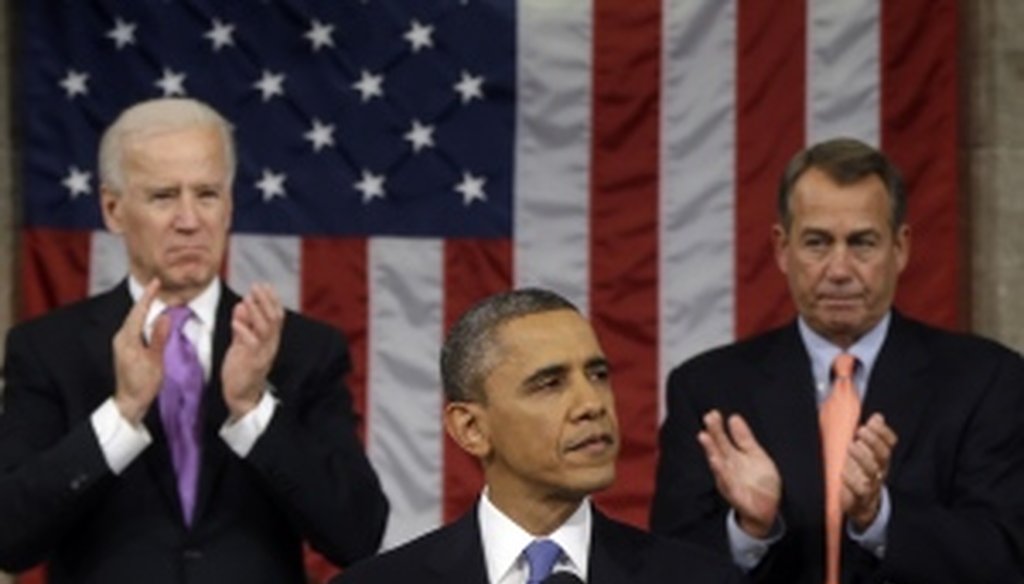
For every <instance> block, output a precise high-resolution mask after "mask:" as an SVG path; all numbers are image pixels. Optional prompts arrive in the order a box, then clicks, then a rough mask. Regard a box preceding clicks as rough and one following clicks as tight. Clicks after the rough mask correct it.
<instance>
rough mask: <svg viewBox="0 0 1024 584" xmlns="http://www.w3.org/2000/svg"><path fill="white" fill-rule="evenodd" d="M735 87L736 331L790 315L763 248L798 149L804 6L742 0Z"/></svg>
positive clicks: (782, 282)
mask: <svg viewBox="0 0 1024 584" xmlns="http://www.w3.org/2000/svg"><path fill="white" fill-rule="evenodd" d="M738 6H739V21H738V31H737V45H738V46H737V56H736V59H737V65H736V66H737V88H736V93H737V95H736V108H737V111H736V195H735V197H736V335H737V336H738V337H744V336H747V335H750V334H752V333H755V332H758V331H762V330H765V329H767V328H770V327H772V326H774V325H778V324H781V323H783V322H785V321H786V320H788V319H790V318H792V315H793V308H792V302H791V301H790V298H789V293H788V291H787V289H786V282H785V280H784V279H783V278H782V276H781V274H780V273H779V270H778V268H777V267H776V264H775V258H774V255H773V253H772V246H771V245H770V241H771V240H770V229H771V226H772V224H773V223H775V219H776V212H775V200H776V190H777V187H778V180H779V175H780V174H781V173H782V169H783V168H784V167H785V166H786V163H787V162H789V159H790V158H791V157H792V156H793V154H795V153H796V152H797V150H799V149H800V148H803V146H804V136H805V129H804V128H805V125H806V124H805V105H804V102H805V96H806V89H805V85H806V72H805V68H806V53H807V49H806V40H805V39H806V36H807V35H806V19H807V14H806V7H805V5H804V3H803V2H741V3H739V4H738Z"/></svg>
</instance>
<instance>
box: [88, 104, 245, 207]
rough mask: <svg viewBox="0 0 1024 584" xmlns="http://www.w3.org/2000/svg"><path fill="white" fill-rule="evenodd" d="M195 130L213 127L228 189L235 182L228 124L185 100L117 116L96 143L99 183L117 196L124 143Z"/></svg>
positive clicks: (205, 107)
mask: <svg viewBox="0 0 1024 584" xmlns="http://www.w3.org/2000/svg"><path fill="white" fill-rule="evenodd" d="M197 126H199V127H213V128H215V129H217V130H218V131H219V133H220V135H221V142H222V143H223V145H224V160H225V161H227V167H228V184H229V185H230V184H231V183H232V182H233V181H234V178H235V143H234V139H233V138H232V134H231V124H230V123H228V121H227V120H226V119H224V117H223V116H222V115H220V114H219V113H217V110H215V109H213V108H212V107H210V106H208V105H206V104H205V103H203V102H201V101H197V100H195V99H188V98H158V99H151V100H148V101H143V102H139V103H137V104H135V105H133V106H131V107H129V108H128V109H126V110H124V111H123V112H121V115H119V116H118V117H117V119H116V120H114V123H113V124H111V125H110V126H109V127H108V128H107V129H106V131H105V132H103V137H102V138H101V139H100V151H99V166H100V182H101V183H102V184H103V185H104V186H106V187H107V188H109V189H110V190H112V191H114V192H120V191H121V189H122V188H123V187H124V176H123V173H122V168H121V165H122V163H123V162H124V160H123V155H124V148H125V144H126V143H127V142H130V141H131V140H134V139H137V138H144V137H147V136H151V135H153V134H157V133H160V132H166V131H173V130H182V129H186V128H193V127H197Z"/></svg>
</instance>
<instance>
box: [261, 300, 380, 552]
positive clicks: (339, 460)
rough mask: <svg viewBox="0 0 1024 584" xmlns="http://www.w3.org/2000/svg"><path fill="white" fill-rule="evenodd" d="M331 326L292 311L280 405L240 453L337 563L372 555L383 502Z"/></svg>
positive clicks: (279, 367) (282, 358) (276, 377)
mask: <svg viewBox="0 0 1024 584" xmlns="http://www.w3.org/2000/svg"><path fill="white" fill-rule="evenodd" d="M348 368H349V360H348V354H347V351H346V348H345V343H344V341H343V339H342V337H341V335H340V334H339V333H338V332H337V331H335V330H334V329H331V328H328V327H326V326H323V325H319V324H314V323H312V322H310V321H308V320H305V319H302V318H301V317H295V316H294V315H290V316H289V318H288V319H287V320H286V324H285V330H284V332H283V333H282V340H281V349H280V354H279V355H278V360H277V362H276V363H275V367H274V370H273V371H272V372H271V379H270V381H271V383H272V384H273V385H274V386H275V388H276V391H277V392H278V393H277V397H278V398H279V400H280V401H279V404H278V407H277V409H276V411H275V412H274V415H273V417H272V418H271V422H270V424H269V426H268V427H267V429H266V431H265V432H264V433H263V435H262V436H261V437H260V438H259V439H258V440H257V441H256V443H255V445H254V446H253V449H252V451H251V452H250V453H249V454H248V456H247V457H246V460H247V461H248V462H249V463H250V464H251V465H252V466H253V467H254V468H255V469H256V470H257V471H258V473H259V474H260V475H261V476H262V477H263V479H264V480H265V481H266V483H267V484H268V485H269V486H270V490H271V491H272V492H273V493H274V496H275V497H276V498H277V499H278V500H279V501H280V502H281V504H282V506H283V507H284V508H285V509H286V511H287V512H288V513H289V516H290V517H291V518H292V521H293V522H294V524H295V525H296V528H297V529H298V530H299V531H300V532H301V533H302V534H303V535H304V536H305V537H306V539H308V540H309V542H310V544H311V545H312V546H313V547H314V548H315V549H316V550H317V551H319V552H320V553H322V554H323V555H324V556H326V557H327V558H329V559H330V560H331V561H333V562H335V563H336V564H338V565H341V566H344V565H348V564H350V563H352V562H354V561H356V560H358V559H360V558H363V557H366V556H369V555H372V554H373V553H374V552H375V551H376V550H377V548H378V546H379V545H380V541H381V538H382V536H383V532H384V526H385V521H386V519H387V513H388V504H387V500H386V499H385V497H384V494H383V492H382V490H381V487H380V483H379V481H378V479H377V475H376V473H375V472H374V471H373V469H372V468H371V466H370V463H369V461H368V460H367V458H366V455H365V453H364V451H363V447H362V444H361V443H360V441H359V439H358V437H357V435H356V422H355V414H354V413H353V409H352V398H351V395H350V393H349V391H348V389H347V388H346V387H345V385H344V382H343V376H344V375H345V373H347V372H348Z"/></svg>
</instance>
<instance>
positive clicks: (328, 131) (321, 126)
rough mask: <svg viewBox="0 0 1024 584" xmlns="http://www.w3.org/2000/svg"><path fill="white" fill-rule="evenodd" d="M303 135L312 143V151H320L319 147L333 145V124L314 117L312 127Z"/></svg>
mask: <svg viewBox="0 0 1024 584" xmlns="http://www.w3.org/2000/svg"><path fill="white" fill-rule="evenodd" d="M303 137H304V138H305V139H306V140H309V141H310V142H311V143H312V144H313V152H320V149H321V148H326V147H328V146H334V124H325V123H323V122H321V121H320V120H318V119H316V118H314V119H313V128H312V129H310V130H309V131H308V132H306V133H305V134H303Z"/></svg>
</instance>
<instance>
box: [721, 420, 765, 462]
mask: <svg viewBox="0 0 1024 584" xmlns="http://www.w3.org/2000/svg"><path fill="white" fill-rule="evenodd" d="M729 434H730V435H732V440H733V443H735V444H736V447H737V448H738V449H740V450H742V451H743V452H750V453H756V452H758V451H760V450H761V444H760V443H758V441H757V438H755V437H754V432H752V431H751V430H750V426H749V425H747V421H746V420H744V419H743V416H741V415H739V414H733V415H731V416H729Z"/></svg>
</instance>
